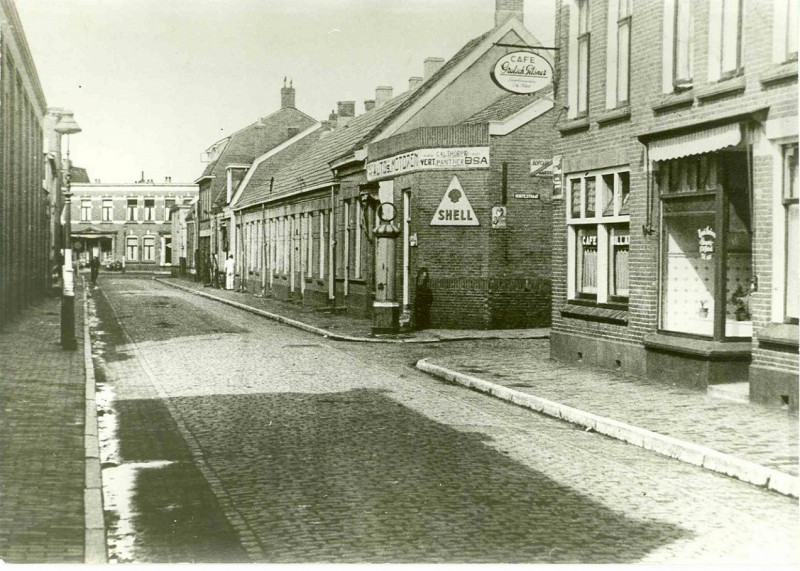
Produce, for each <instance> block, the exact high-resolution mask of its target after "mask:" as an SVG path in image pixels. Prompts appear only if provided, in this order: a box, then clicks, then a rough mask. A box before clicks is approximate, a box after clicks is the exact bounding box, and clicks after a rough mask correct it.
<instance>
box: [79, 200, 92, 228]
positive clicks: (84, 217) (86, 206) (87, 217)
mask: <svg viewBox="0 0 800 571" xmlns="http://www.w3.org/2000/svg"><path fill="white" fill-rule="evenodd" d="M91 221H92V200H91V199H90V198H82V199H81V222H91Z"/></svg>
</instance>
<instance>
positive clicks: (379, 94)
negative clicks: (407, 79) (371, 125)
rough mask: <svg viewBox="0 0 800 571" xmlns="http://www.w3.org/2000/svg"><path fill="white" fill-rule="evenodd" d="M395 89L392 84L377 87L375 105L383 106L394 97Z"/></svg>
mask: <svg viewBox="0 0 800 571" xmlns="http://www.w3.org/2000/svg"><path fill="white" fill-rule="evenodd" d="M393 93H394V89H393V88H392V87H391V86H390V85H381V86H378V87H376V88H375V107H383V105H384V103H386V102H387V101H389V100H390V99H391V98H392V97H393Z"/></svg>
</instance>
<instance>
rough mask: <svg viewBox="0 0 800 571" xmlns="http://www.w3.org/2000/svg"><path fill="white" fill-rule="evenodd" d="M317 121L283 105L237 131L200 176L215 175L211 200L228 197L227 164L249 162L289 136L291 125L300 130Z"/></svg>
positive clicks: (213, 201)
mask: <svg viewBox="0 0 800 571" xmlns="http://www.w3.org/2000/svg"><path fill="white" fill-rule="evenodd" d="M314 123H316V121H315V120H314V119H312V118H311V117H309V116H308V115H306V114H305V113H303V112H302V111H298V110H297V109H295V108H293V107H284V108H281V109H279V110H278V111H276V112H275V113H272V114H271V115H268V116H266V117H263V118H261V119H259V120H258V121H256V122H254V123H252V124H250V125H248V126H247V127H244V128H243V129H240V130H239V131H236V132H235V133H233V134H232V135H231V136H230V137H229V141H228V143H227V145H225V148H224V149H223V150H222V152H221V153H220V155H219V157H218V158H217V159H216V160H215V161H212V162H211V163H209V164H208V165H207V166H206V168H205V169H204V170H203V174H202V175H201V176H214V177H215V178H214V179H213V180H212V181H211V186H210V192H211V200H212V204H217V205H219V204H224V203H225V200H226V199H227V196H226V194H227V193H226V191H227V188H226V187H227V176H225V174H226V173H225V170H226V169H227V168H228V166H230V165H248V166H249V165H250V164H252V163H253V161H254V160H255V159H256V158H257V157H259V156H261V155H263V154H264V153H265V152H267V151H268V150H270V149H272V148H274V147H276V146H278V145H279V144H281V143H282V142H284V141H285V140H287V139H289V138H291V136H292V135H291V134H290V133H289V128H290V127H296V128H298V129H300V130H301V131H302V130H303V129H306V128H307V127H309V126H311V125H313V124H314Z"/></svg>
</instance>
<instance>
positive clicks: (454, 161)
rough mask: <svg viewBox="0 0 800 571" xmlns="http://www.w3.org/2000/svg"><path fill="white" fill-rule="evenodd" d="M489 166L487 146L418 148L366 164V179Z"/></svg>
mask: <svg viewBox="0 0 800 571" xmlns="http://www.w3.org/2000/svg"><path fill="white" fill-rule="evenodd" d="M480 168H489V147H450V148H442V149H418V150H416V151H409V152H407V153H403V154H401V155H395V156H393V157H389V158H386V159H381V160H379V161H373V162H371V163H368V164H367V180H376V179H379V178H384V177H387V176H395V175H398V174H404V173H410V172H414V171H419V170H437V169H480Z"/></svg>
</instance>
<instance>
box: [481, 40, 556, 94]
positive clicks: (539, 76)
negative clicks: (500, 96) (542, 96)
mask: <svg viewBox="0 0 800 571" xmlns="http://www.w3.org/2000/svg"><path fill="white" fill-rule="evenodd" d="M491 76H492V81H494V82H495V83H496V84H497V86H498V87H500V88H501V89H505V90H506V91H510V92H511V93H518V94H520V95H529V94H531V93H533V92H535V91H539V90H540V89H541V88H543V87H545V86H547V85H549V84H550V83H551V82H552V81H553V67H552V66H551V65H550V62H549V61H547V60H546V59H544V58H543V57H542V56H540V55H539V54H535V53H533V52H529V51H519V52H511V53H510V54H506V55H504V56H503V57H501V58H500V59H499V60H497V63H496V64H494V68H492V72H491Z"/></svg>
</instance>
